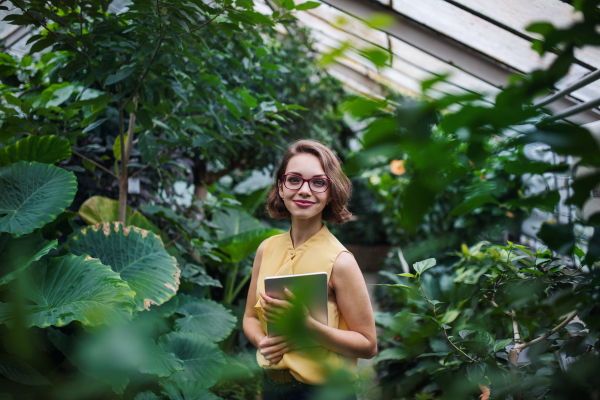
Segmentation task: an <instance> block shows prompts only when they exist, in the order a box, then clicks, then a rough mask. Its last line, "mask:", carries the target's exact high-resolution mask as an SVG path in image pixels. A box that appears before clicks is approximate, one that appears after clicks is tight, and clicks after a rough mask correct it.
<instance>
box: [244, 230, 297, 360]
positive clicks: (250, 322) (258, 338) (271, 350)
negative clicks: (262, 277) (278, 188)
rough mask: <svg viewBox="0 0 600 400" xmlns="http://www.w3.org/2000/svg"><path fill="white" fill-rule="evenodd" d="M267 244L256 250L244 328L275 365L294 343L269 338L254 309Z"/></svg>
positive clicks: (254, 343) (247, 335) (253, 342)
mask: <svg viewBox="0 0 600 400" xmlns="http://www.w3.org/2000/svg"><path fill="white" fill-rule="evenodd" d="M265 242H266V241H264V242H262V243H261V244H260V246H259V247H258V250H256V257H254V264H253V266H252V278H251V280H250V288H249V289H248V297H247V299H246V309H245V311H244V320H243V328H244V333H245V334H246V337H247V338H248V340H249V341H250V343H252V344H253V345H254V346H256V347H258V348H259V349H260V352H261V354H262V355H264V356H265V358H266V359H267V360H269V361H270V362H272V363H273V364H277V363H278V362H279V361H281V359H282V358H283V355H284V354H285V353H287V352H288V351H290V350H291V349H292V348H293V346H294V345H293V342H291V341H290V340H289V338H287V337H285V336H275V337H268V336H267V335H266V334H265V331H264V330H263V328H262V325H261V324H260V321H259V320H258V314H257V313H256V309H255V308H254V304H256V285H257V281H258V274H259V272H260V265H261V263H262V255H263V250H264V248H265Z"/></svg>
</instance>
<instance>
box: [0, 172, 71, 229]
mask: <svg viewBox="0 0 600 400" xmlns="http://www.w3.org/2000/svg"><path fill="white" fill-rule="evenodd" d="M0 188H2V189H1V190H0V216H1V215H3V214H6V215H4V216H2V217H0V232H8V233H10V234H12V235H13V236H20V235H24V234H27V233H30V232H32V231H33V230H34V229H36V228H41V227H42V226H44V225H46V224H47V223H48V222H51V221H53V220H54V219H55V218H56V217H57V216H58V215H59V214H60V213H62V212H63V211H65V209H66V208H67V207H69V206H70V205H71V203H72V202H73V198H74V197H75V193H76V192H77V179H76V178H75V175H74V174H73V173H72V172H69V171H65V170H64V169H62V168H58V167H55V166H53V165H48V164H39V163H35V162H26V161H19V162H17V163H15V164H9V165H7V166H6V167H3V168H0Z"/></svg>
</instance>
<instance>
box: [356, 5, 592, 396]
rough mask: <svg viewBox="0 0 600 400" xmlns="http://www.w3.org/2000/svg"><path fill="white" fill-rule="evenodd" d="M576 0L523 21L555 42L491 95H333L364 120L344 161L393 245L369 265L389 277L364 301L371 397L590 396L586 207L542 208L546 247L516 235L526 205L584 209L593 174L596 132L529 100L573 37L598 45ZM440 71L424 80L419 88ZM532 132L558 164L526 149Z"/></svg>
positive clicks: (548, 81)
mask: <svg viewBox="0 0 600 400" xmlns="http://www.w3.org/2000/svg"><path fill="white" fill-rule="evenodd" d="M574 5H575V7H576V8H577V9H579V10H581V11H582V12H583V15H584V18H583V19H582V20H581V21H579V22H577V23H576V24H574V25H573V26H570V27H568V28H556V27H553V26H552V25H551V24H549V23H535V24H533V25H531V26H530V27H529V28H528V29H529V30H530V31H532V32H535V33H538V34H540V35H542V36H543V40H540V41H536V42H535V43H534V48H535V49H536V50H537V51H539V52H540V54H542V55H543V54H545V53H547V52H549V51H552V52H554V53H555V54H557V57H556V58H555V59H554V61H553V63H552V64H551V65H550V66H549V68H547V69H545V70H537V71H534V72H532V73H530V74H527V75H525V76H515V77H514V78H513V79H512V81H511V83H510V84H509V85H507V86H506V87H505V88H503V89H502V90H501V91H500V93H499V94H498V95H497V96H496V98H495V100H494V101H493V103H491V104H490V103H489V102H488V101H484V99H483V98H482V96H481V95H479V94H472V93H467V94H464V95H460V96H458V95H447V96H444V97H442V98H437V99H428V98H426V99H422V100H414V99H409V98H404V97H401V96H397V95H392V96H389V97H388V98H386V99H385V100H382V101H379V100H375V99H365V98H360V97H357V98H354V99H351V100H350V101H348V103H347V104H346V105H345V109H346V110H347V111H348V112H350V113H351V114H352V115H353V116H354V117H355V118H358V119H363V120H365V121H366V122H367V127H366V128H365V131H364V136H363V140H362V141H363V150H362V151H360V152H359V153H358V154H357V155H356V156H355V157H354V159H353V160H352V161H351V162H350V163H349V164H348V165H347V167H348V171H349V172H353V173H355V174H357V175H359V176H363V177H364V178H367V179H369V186H370V187H371V188H372V189H373V191H374V193H375V194H376V195H377V197H378V202H379V204H382V205H383V207H382V208H383V209H384V210H385V211H384V212H383V217H384V219H383V222H384V226H385V229H386V232H387V233H388V236H389V237H391V238H392V240H393V243H395V244H400V245H401V248H402V250H404V256H405V257H403V253H400V252H395V251H394V252H393V254H394V258H393V259H390V260H388V265H389V271H385V272H383V273H382V274H383V275H384V277H383V284H384V285H391V286H392V287H386V286H383V287H382V288H381V289H382V290H381V292H380V293H381V297H380V298H381V300H382V306H383V308H384V310H385V311H384V312H383V313H380V314H378V315H377V322H378V324H379V325H380V326H381V327H383V328H384V333H383V335H382V336H381V337H380V343H379V344H380V348H381V349H382V351H381V352H380V354H379V356H378V358H377V362H378V366H379V369H380V377H381V378H382V384H383V385H384V393H385V396H384V397H390V398H393V397H399V398H401V397H406V398H437V397H438V396H439V397H440V398H457V399H463V398H472V397H475V396H478V395H481V396H483V398H488V397H489V396H490V390H491V396H492V397H493V398H510V397H512V398H514V399H516V398H553V399H567V398H595V396H597V393H598V390H599V384H600V381H598V376H600V369H599V368H600V362H599V358H598V357H599V354H598V348H599V346H600V344H599V341H598V337H599V336H598V335H599V330H600V325H598V318H597V315H598V313H599V311H600V310H599V309H598V293H599V292H600V291H599V290H598V289H599V287H598V286H599V284H600V283H599V282H600V281H599V279H598V271H599V270H598V267H597V265H598V264H597V263H598V261H599V260H600V253H599V251H598V249H599V248H600V246H599V245H600V231H599V230H598V228H597V227H598V221H599V220H598V216H599V214H595V215H591V216H589V217H586V219H585V220H584V219H583V217H582V215H583V214H581V213H578V214H577V216H574V217H573V218H569V222H568V223H559V222H558V221H556V219H555V220H548V221H546V222H544V223H543V224H542V226H541V229H540V231H539V232H538V234H537V236H538V238H539V239H541V240H542V241H543V242H545V243H546V245H547V246H543V247H540V248H529V247H527V246H523V245H520V244H514V243H515V242H517V243H518V240H520V236H519V234H518V233H519V228H520V222H521V220H522V219H523V218H525V217H526V216H527V215H528V214H530V213H531V212H532V210H543V211H549V212H550V213H552V212H554V210H555V207H557V205H558V204H559V202H561V201H563V202H565V203H566V204H567V205H569V207H571V211H574V209H575V208H579V209H581V208H583V206H584V205H585V204H586V202H588V201H589V200H590V198H591V191H592V190H593V189H594V188H596V187H597V186H598V184H599V183H600V175H599V174H598V168H599V167H600V145H599V143H598V141H597V139H596V138H594V136H592V135H591V134H590V132H588V131H587V130H586V129H584V128H582V127H578V126H574V125H572V124H570V123H567V122H562V121H555V120H553V119H551V118H547V115H546V114H545V112H544V110H543V109H541V108H538V107H535V106H534V105H533V104H534V99H536V98H538V97H539V96H542V95H544V94H546V93H548V91H549V90H551V89H552V88H553V86H554V85H555V84H556V82H557V81H558V80H559V79H561V78H562V77H564V76H565V74H567V72H568V71H569V67H570V66H571V65H572V63H573V62H575V58H574V56H573V54H574V51H575V49H576V48H578V47H582V46H585V45H597V43H599V40H600V36H598V32H597V30H596V26H597V24H598V22H599V18H600V15H599V14H598V9H597V6H598V2H597V1H581V2H575V3H574ZM443 79H444V77H443V76H440V77H438V78H436V79H433V80H431V81H427V82H423V90H424V92H425V93H427V92H428V90H429V88H431V87H432V86H435V84H436V83H437V82H439V81H442V80H443ZM542 144H543V146H544V151H545V152H549V153H550V154H554V156H555V157H554V160H555V162H549V161H548V160H533V159H530V158H528V157H527V156H526V153H527V151H526V150H527V149H528V146H541V145H542ZM550 158H552V157H550ZM556 160H558V161H556ZM567 160H574V161H573V163H572V164H569V163H567ZM535 175H539V176H542V177H545V178H548V177H552V176H554V175H560V176H563V177H570V178H571V179H572V181H571V182H570V190H569V191H568V193H567V195H566V197H564V198H563V199H562V200H561V195H560V192H559V191H560V188H559V187H558V186H548V187H547V189H546V190H545V191H542V192H537V193H536V192H532V191H531V190H530V188H529V187H528V185H527V181H528V180H529V179H530V178H531V177H532V176H535ZM594 227H595V230H594V229H593V228H594ZM590 230H591V231H592V232H593V235H590V234H589V232H590ZM507 238H508V240H507ZM458 248H460V249H461V251H459V252H456V249H458ZM450 251H451V252H452V255H450V256H449V255H448V254H447V253H448V252H450ZM431 257H436V258H438V259H439V260H440V261H441V262H440V263H439V265H436V260H435V259H433V258H431ZM423 259H425V260H424V261H419V260H423ZM407 260H408V263H407ZM410 264H412V268H410ZM434 266H435V267H434ZM409 268H410V269H409Z"/></svg>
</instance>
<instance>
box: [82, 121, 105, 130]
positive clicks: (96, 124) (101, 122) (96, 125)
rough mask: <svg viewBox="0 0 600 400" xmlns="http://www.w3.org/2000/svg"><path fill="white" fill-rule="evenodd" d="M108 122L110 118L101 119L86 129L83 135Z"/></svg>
mask: <svg viewBox="0 0 600 400" xmlns="http://www.w3.org/2000/svg"><path fill="white" fill-rule="evenodd" d="M106 120H108V118H101V119H99V120H98V121H95V122H93V123H91V124H89V125H88V126H86V127H85V129H84V130H83V131H82V132H81V133H88V132H89V131H91V130H92V129H95V128H96V127H98V126H100V125H102V124H103V123H104V121H106ZM82 124H83V123H82ZM83 126H85V125H83Z"/></svg>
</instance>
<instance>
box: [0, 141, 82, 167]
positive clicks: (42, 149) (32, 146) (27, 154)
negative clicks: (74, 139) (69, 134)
mask: <svg viewBox="0 0 600 400" xmlns="http://www.w3.org/2000/svg"><path fill="white" fill-rule="evenodd" d="M69 157H71V145H70V144H69V141H68V140H65V139H61V138H59V137H58V136H54V135H53V136H35V135H32V136H27V137H26V138H23V139H21V140H19V141H18V142H16V143H15V144H11V145H10V146H6V147H5V148H3V149H0V167H4V166H5V165H8V164H12V163H16V162H17V161H36V162H39V163H44V164H54V163H56V162H59V161H60V160H64V159H66V158H69Z"/></svg>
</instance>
